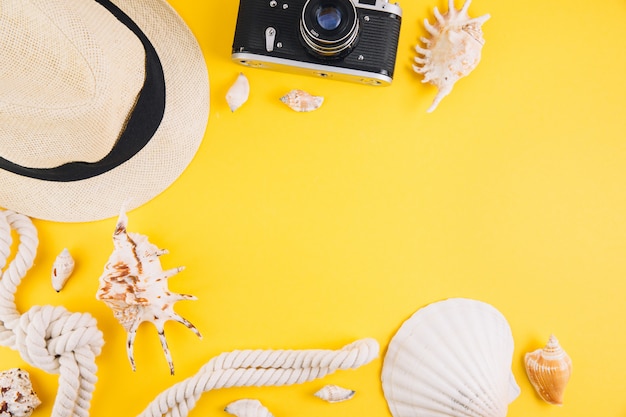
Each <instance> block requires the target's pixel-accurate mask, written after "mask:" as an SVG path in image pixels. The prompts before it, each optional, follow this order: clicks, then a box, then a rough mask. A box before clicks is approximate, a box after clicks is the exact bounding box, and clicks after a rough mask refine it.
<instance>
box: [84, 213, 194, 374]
mask: <svg viewBox="0 0 626 417" xmlns="http://www.w3.org/2000/svg"><path fill="white" fill-rule="evenodd" d="M127 224H128V218H127V216H126V213H125V212H124V210H123V209H122V211H121V212H120V216H119V219H118V221H117V226H116V228H115V232H114V233H113V246H114V250H113V253H112V254H111V256H110V257H109V260H108V262H107V264H106V265H105V267H104V272H103V273H102V275H101V276H100V280H99V281H100V287H99V289H98V292H97V293H96V298H97V299H98V300H101V301H104V302H105V303H106V304H107V305H108V306H109V307H110V308H111V309H112V310H113V314H114V316H115V318H116V319H117V320H118V321H119V322H120V324H121V325H122V326H123V327H124V329H125V330H126V332H127V343H126V349H127V355H128V360H129V361H130V364H131V367H132V369H133V371H134V370H135V360H134V358H133V344H134V341H135V334H136V332H137V328H138V327H139V325H140V324H141V323H143V322H145V321H150V322H152V323H153V324H154V326H155V327H156V328H157V331H158V332H159V339H160V341H161V346H162V348H163V352H164V353H165V358H166V359H167V363H168V364H169V367H170V372H171V374H172V375H173V374H174V364H173V362H172V356H171V354H170V351H169V348H168V347H167V341H166V339H165V333H164V329H163V327H164V325H165V322H167V321H169V320H173V321H177V322H179V323H182V324H184V325H185V326H187V327H188V328H189V329H191V330H193V332H194V333H196V334H197V335H198V337H201V335H200V332H198V330H197V329H196V327H195V326H194V325H193V324H191V323H190V322H189V321H187V320H186V319H184V318H183V317H181V316H179V315H178V314H176V313H175V312H174V304H175V303H176V302H177V301H180V300H195V299H196V297H194V296H192V295H186V294H176V293H173V292H170V291H169V289H168V287H167V280H168V278H171V277H172V276H174V275H176V274H177V273H179V272H180V271H182V270H183V267H178V268H173V269H169V270H166V271H164V270H163V269H162V267H161V261H160V260H159V257H160V256H161V255H164V254H166V253H168V252H167V250H161V249H159V248H158V247H157V246H155V245H154V244H152V243H150V242H149V241H148V238H147V237H146V236H144V235H141V234H139V233H130V232H127V230H126V226H127Z"/></svg>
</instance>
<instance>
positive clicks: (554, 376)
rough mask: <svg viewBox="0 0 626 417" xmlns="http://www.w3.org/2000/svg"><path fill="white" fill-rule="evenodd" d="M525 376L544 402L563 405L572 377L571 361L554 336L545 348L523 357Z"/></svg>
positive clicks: (551, 336)
mask: <svg viewBox="0 0 626 417" xmlns="http://www.w3.org/2000/svg"><path fill="white" fill-rule="evenodd" d="M524 367H525V369H526V375H528V379H529V381H530V383H531V384H532V386H533V388H535V391H536V392H537V394H538V395H539V396H540V397H541V399H543V400H544V401H545V402H547V403H549V404H554V405H563V397H564V395H565V387H566V386H567V383H568V382H569V379H570V377H571V376H572V359H571V358H570V357H569V355H568V354H567V352H565V350H563V348H562V347H561V344H560V343H559V341H558V340H557V338H556V337H555V336H554V335H550V338H549V339H548V343H546V346H545V347H543V348H541V349H537V350H535V351H533V352H529V353H527V354H526V355H524Z"/></svg>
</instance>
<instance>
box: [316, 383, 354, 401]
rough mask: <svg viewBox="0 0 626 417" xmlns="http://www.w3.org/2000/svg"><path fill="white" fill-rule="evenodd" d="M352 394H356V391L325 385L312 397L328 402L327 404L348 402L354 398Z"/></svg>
mask: <svg viewBox="0 0 626 417" xmlns="http://www.w3.org/2000/svg"><path fill="white" fill-rule="evenodd" d="M354 394H356V391H354V390H351V389H348V388H344V387H340V386H338V385H325V386H323V387H322V388H321V389H320V390H319V391H317V392H316V393H315V394H314V395H315V396H316V397H317V398H321V399H322V400H324V401H328V402H329V403H338V402H341V401H347V400H349V399H350V398H352V397H354Z"/></svg>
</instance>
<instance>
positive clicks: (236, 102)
mask: <svg viewBox="0 0 626 417" xmlns="http://www.w3.org/2000/svg"><path fill="white" fill-rule="evenodd" d="M249 95H250V82H249V81H248V78H247V77H246V76H245V75H244V74H243V72H240V73H239V75H238V76H237V79H236V80H235V82H234V83H233V85H232V86H231V87H230V88H229V89H228V92H227V93H226V102H227V103H228V107H230V111H232V112H234V111H235V110H237V109H238V108H239V107H241V106H242V105H243V104H244V103H245V102H246V101H248V96H249Z"/></svg>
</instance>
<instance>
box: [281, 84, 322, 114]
mask: <svg viewBox="0 0 626 417" xmlns="http://www.w3.org/2000/svg"><path fill="white" fill-rule="evenodd" d="M280 101H282V102H283V103H285V104H286V105H287V106H289V108H291V109H292V110H295V111H297V112H309V111H313V110H317V109H319V108H320V106H321V105H322V103H323V102H324V97H321V96H314V95H311V94H309V93H307V92H306V91H303V90H297V89H296V90H291V91H290V92H288V93H287V94H285V95H284V96H282V97H281V98H280Z"/></svg>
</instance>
